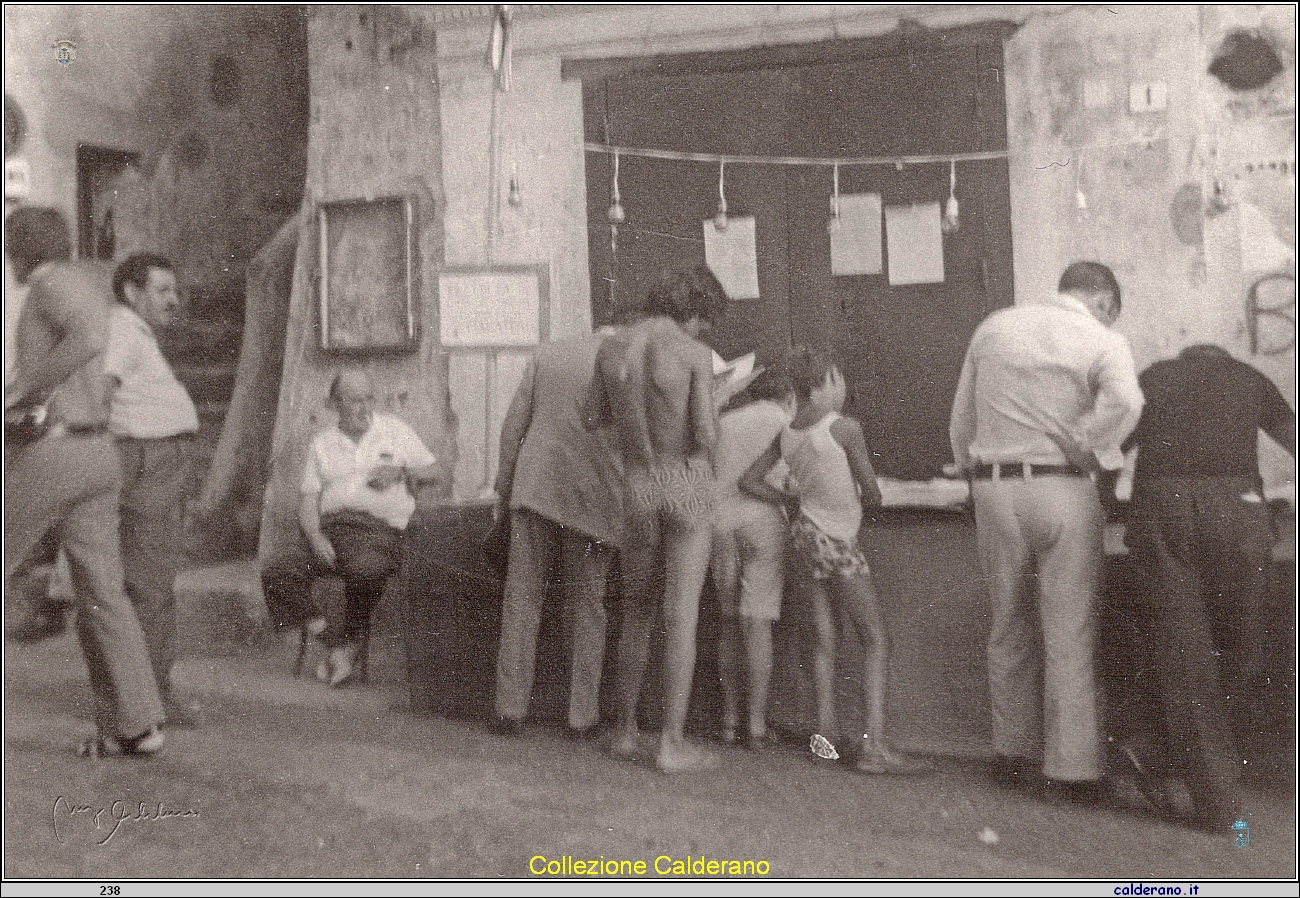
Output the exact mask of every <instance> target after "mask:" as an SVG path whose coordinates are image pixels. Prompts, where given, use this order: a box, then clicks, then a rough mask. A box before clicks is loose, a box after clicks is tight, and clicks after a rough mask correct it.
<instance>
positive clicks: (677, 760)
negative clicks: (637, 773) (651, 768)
mask: <svg viewBox="0 0 1300 898" xmlns="http://www.w3.org/2000/svg"><path fill="white" fill-rule="evenodd" d="M721 763H722V759H721V758H719V757H718V756H717V755H716V754H714V753H713V752H711V751H708V750H707V749H703V748H699V747H697V746H694V745H687V744H685V743H683V744H681V745H679V746H677V748H675V749H674V750H673V752H672V754H671V755H668V756H665V755H664V753H663V751H662V750H661V751H660V752H659V757H657V758H655V766H656V767H658V768H659V770H660V772H662V773H700V772H703V771H705V770H713V769H714V768H716V767H718V766H720V765H721Z"/></svg>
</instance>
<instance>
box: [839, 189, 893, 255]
mask: <svg viewBox="0 0 1300 898" xmlns="http://www.w3.org/2000/svg"><path fill="white" fill-rule="evenodd" d="M839 205H840V214H839V219H838V221H836V222H834V223H833V224H832V227H831V228H830V235H831V274H834V275H852V274H880V272H881V271H882V270H883V269H882V262H881V257H880V237H881V234H880V194H878V193H846V194H841V196H840V200H839Z"/></svg>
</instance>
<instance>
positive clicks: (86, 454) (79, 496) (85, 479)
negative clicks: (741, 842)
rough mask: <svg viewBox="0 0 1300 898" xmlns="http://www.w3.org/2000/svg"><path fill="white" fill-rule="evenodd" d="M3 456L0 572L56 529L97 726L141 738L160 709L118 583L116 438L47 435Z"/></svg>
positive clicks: (15, 565)
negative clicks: (1, 563) (1, 561)
mask: <svg viewBox="0 0 1300 898" xmlns="http://www.w3.org/2000/svg"><path fill="white" fill-rule="evenodd" d="M6 455H7V456H8V458H7V461H8V470H7V471H6V480H5V490H4V494H5V496H4V503H5V580H6V582H8V580H9V577H10V575H11V574H13V572H14V570H15V569H16V568H18V567H19V566H20V565H21V564H22V563H23V561H24V560H25V559H26V558H27V556H29V555H30V554H31V553H32V551H33V550H34V549H36V548H37V546H38V545H39V544H40V543H41V541H42V539H44V537H45V535H46V534H47V533H49V532H50V531H51V530H53V529H56V528H57V533H58V539H59V544H60V545H61V546H62V548H63V549H64V551H65V552H67V555H68V562H69V568H70V570H71V573H72V587H73V594H74V596H75V601H76V609H77V637H78V639H80V641H81V650H82V653H83V654H84V655H85V658H86V667H87V668H88V669H89V671H90V688H91V692H92V693H93V695H94V699H95V723H96V726H97V727H98V729H99V732H100V733H101V734H102V735H105V736H116V737H121V738H127V739H130V738H134V737H136V736H139V735H141V734H142V733H144V732H145V731H147V730H148V729H149V728H150V727H152V726H155V725H160V724H161V723H162V722H163V709H162V704H161V702H160V701H159V697H158V687H157V684H156V682H155V681H154V674H153V670H152V668H151V667H150V664H149V652H148V649H146V648H145V642H144V636H143V634H142V633H141V631H140V622H139V620H138V619H137V617H136V614H135V610H134V609H133V608H132V607H131V602H130V601H129V600H128V599H127V597H126V591H125V590H124V588H123V585H122V583H123V580H122V556H121V551H120V548H119V545H118V490H119V488H120V486H121V470H120V468H119V467H118V454H117V448H116V446H114V444H113V438H112V437H110V436H108V435H107V434H97V435H87V436H61V437H57V438H46V439H43V440H40V441H39V442H36V443H33V444H32V445H30V446H26V447H24V448H22V449H18V450H16V451H13V452H12V453H6Z"/></svg>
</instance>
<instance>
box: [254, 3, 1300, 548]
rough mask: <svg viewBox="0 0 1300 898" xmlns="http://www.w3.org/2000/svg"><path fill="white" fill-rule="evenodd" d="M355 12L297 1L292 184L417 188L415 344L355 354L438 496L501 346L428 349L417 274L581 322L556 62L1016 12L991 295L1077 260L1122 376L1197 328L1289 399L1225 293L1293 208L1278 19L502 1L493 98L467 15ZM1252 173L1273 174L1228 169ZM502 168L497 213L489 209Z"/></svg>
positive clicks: (318, 196) (300, 296) (563, 329)
mask: <svg viewBox="0 0 1300 898" xmlns="http://www.w3.org/2000/svg"><path fill="white" fill-rule="evenodd" d="M372 9H373V8H372V7H326V8H322V9H321V11H319V12H317V13H316V14H315V17H314V18H313V19H312V21H311V23H310V25H309V41H310V45H311V57H312V125H311V135H312V148H311V154H310V155H311V164H310V170H309V174H308V185H309V194H310V197H311V199H312V201H313V202H315V201H320V200H322V199H339V198H345V197H354V196H358V195H362V194H364V195H380V194H382V193H384V192H388V191H392V190H395V189H399V188H400V189H404V190H409V191H411V192H413V193H418V194H420V195H422V196H426V197H428V202H429V203H430V204H431V210H432V215H431V216H430V217H429V218H428V219H426V222H427V223H428V224H429V226H430V227H429V229H427V230H424V231H422V258H421V264H422V280H421V288H420V299H421V308H422V313H421V314H422V322H423V324H424V337H423V339H422V342H421V345H420V349H419V352H418V353H417V354H416V355H414V356H410V357H407V358H405V359H402V360H396V361H394V360H370V361H365V362H355V364H364V365H366V366H367V367H369V368H370V370H371V371H372V372H373V373H374V374H375V376H376V378H377V379H378V380H380V381H382V384H381V387H382V389H381V392H382V393H383V396H384V402H385V403H387V404H390V405H392V406H393V407H396V408H399V410H402V409H405V411H406V413H407V414H408V416H409V417H411V418H412V419H413V420H414V421H415V423H417V426H418V427H419V428H421V432H422V434H424V435H425V436H426V438H427V439H428V440H429V441H430V443H431V444H432V445H434V447H435V449H437V450H438V451H439V453H440V455H441V457H443V458H444V460H446V461H447V463H448V464H449V465H451V466H452V468H451V470H452V474H453V481H454V482H453V485H452V488H451V489H452V495H453V496H454V497H455V498H456V499H457V500H475V499H480V498H482V497H483V492H484V488H485V487H486V486H487V485H488V484H490V482H491V478H492V474H493V470H494V465H495V448H496V447H495V442H496V436H497V430H498V428H499V422H500V417H501V414H502V413H503V411H504V408H505V405H506V403H507V402H508V399H509V396H510V393H511V391H512V390H513V387H514V384H515V382H516V379H517V377H518V373H519V371H520V370H521V368H522V365H523V362H524V359H525V358H526V353H524V352H519V353H502V354H498V355H497V356H496V358H495V361H493V360H492V359H491V358H490V357H489V355H488V354H485V353H478V354H476V353H466V352H450V351H447V350H445V349H444V348H442V347H440V346H439V345H438V342H437V339H436V336H435V335H436V334H437V329H436V324H437V311H436V305H437V298H436V295H435V294H436V289H434V285H435V284H436V273H437V269H438V267H440V266H443V265H446V266H450V267H459V266H502V265H543V266H546V267H547V268H548V269H549V271H550V277H551V285H552V289H551V305H550V310H549V312H550V334H551V335H552V336H564V335H567V334H570V333H575V332H578V331H581V330H583V329H585V328H587V327H589V326H590V302H591V300H590V297H591V291H592V285H591V283H590V278H589V274H588V270H587V235H586V183H585V178H584V172H585V164H584V163H585V157H584V153H583V151H582V149H581V140H582V133H583V121H582V104H581V85H580V83H579V82H578V81H576V80H565V79H564V78H563V77H562V74H561V64H562V61H564V60H573V59H588V60H590V59H601V58H617V57H627V56H653V55H658V54H672V53H688V52H698V51H711V50H738V49H746V48H759V47H764V46H769V45H774V44H784V43H805V42H811V41H818V40H834V39H842V38H859V37H870V36H876V35H882V34H886V33H889V32H891V31H894V30H895V29H898V28H900V27H926V28H935V29H939V28H953V27H957V26H961V25H969V24H976V23H979V22H987V21H991V20H1002V21H1012V22H1015V23H1018V24H1019V25H1020V26H1021V27H1020V30H1019V31H1018V32H1017V33H1016V34H1015V35H1014V36H1013V37H1012V38H1011V39H1010V40H1009V42H1008V45H1007V51H1006V64H1005V69H1006V70H1005V72H1001V73H999V75H998V77H1002V78H1004V79H1005V83H1006V91H1007V100H1008V132H1009V151H1010V168H1011V182H1012V183H1011V203H1012V228H1013V252H1014V264H1015V278H1016V298H1017V301H1024V300H1025V299H1026V298H1028V297H1030V296H1034V295H1038V294H1041V292H1042V291H1044V290H1050V289H1052V288H1053V286H1054V284H1055V280H1056V278H1057V277H1058V276H1059V274H1060V272H1061V270H1062V268H1063V267H1064V266H1065V265H1066V264H1068V262H1069V261H1071V260H1073V259H1075V258H1081V257H1086V256H1091V257H1095V258H1099V259H1101V260H1103V261H1105V262H1107V263H1109V264H1110V265H1112V266H1113V267H1114V268H1115V270H1116V272H1117V273H1118V275H1119V277H1120V280H1121V282H1122V283H1123V285H1124V289H1125V313H1124V317H1123V319H1122V321H1121V328H1122V329H1123V330H1124V332H1125V333H1126V334H1127V335H1128V336H1129V337H1130V339H1131V340H1132V343H1133V347H1134V353H1135V356H1136V358H1137V361H1138V364H1139V365H1140V366H1145V365H1147V364H1149V363H1151V362H1153V361H1155V360H1157V359H1159V358H1162V357H1165V356H1169V355H1172V354H1174V353H1175V352H1176V351H1177V350H1178V349H1179V348H1181V347H1182V346H1184V345H1187V344H1188V343H1190V342H1194V341H1200V340H1207V339H1213V340H1216V341H1219V342H1222V343H1224V345H1226V346H1227V347H1228V348H1229V349H1231V350H1232V351H1233V352H1234V353H1236V354H1237V355H1238V356H1240V357H1242V358H1246V359H1248V360H1249V361H1251V362H1252V363H1255V364H1257V365H1258V366H1259V367H1260V368H1261V369H1262V370H1264V371H1266V372H1267V373H1268V374H1269V375H1270V376H1271V377H1273V378H1274V379H1275V380H1276V381H1277V382H1278V383H1279V384H1280V385H1282V387H1283V389H1284V391H1285V392H1286V394H1287V396H1288V398H1290V399H1291V400H1293V401H1294V398H1295V396H1294V371H1295V361H1294V358H1295V357H1294V348H1293V347H1292V348H1290V349H1285V348H1284V349H1283V350H1282V351H1280V352H1277V353H1276V354H1271V355H1268V354H1264V353H1259V352H1252V349H1251V345H1250V339H1249V328H1248V323H1247V319H1246V314H1245V305H1244V303H1245V291H1246V290H1247V289H1248V288H1249V286H1250V284H1252V283H1254V281H1255V280H1256V279H1258V277H1259V276H1260V274H1261V271H1252V270H1250V268H1251V266H1254V267H1255V268H1259V266H1261V265H1263V266H1264V269H1263V273H1268V272H1272V271H1276V270H1280V271H1283V272H1289V273H1290V276H1291V277H1293V276H1294V244H1295V235H1294V229H1293V228H1292V229H1291V230H1288V229H1287V227H1286V225H1285V223H1286V222H1287V221H1290V220H1291V219H1292V218H1293V217H1294V196H1295V175H1294V157H1295V150H1294V108H1295V103H1294V87H1293V84H1294V67H1295V49H1294V38H1293V37H1287V35H1289V34H1290V31H1289V29H1290V30H1293V28H1294V11H1293V10H1292V9H1290V8H1284V7H1267V6H1254V7H1195V6H1181V7H1178V6H1166V7H1140V8H1139V7H1129V6H1120V7H1115V8H1114V9H1113V10H1112V9H1110V8H1107V7H1085V6H979V5H951V6H907V7H899V6H827V5H822V6H798V5H791V6H771V5H766V6H703V5H674V6H612V5H593V6H582V7H526V6H525V7H517V8H516V14H515V20H514V29H513V33H512V39H513V40H512V42H513V51H514V54H513V83H512V86H511V89H510V90H509V91H506V92H503V91H500V90H497V89H496V87H495V85H496V80H495V77H494V73H493V71H492V70H491V68H490V67H489V65H488V63H487V55H488V47H489V44H490V38H491V14H490V9H488V8H485V7H470V6H457V7H419V8H416V7H404V8H401V9H391V10H388V11H386V12H382V13H381V15H382V17H383V19H382V21H375V20H373V19H372V20H370V21H368V22H363V21H362V19H363V18H364V17H365V16H367V15H374V14H375V13H373V12H370V11H371V10H372ZM1239 25H1240V26H1245V27H1251V28H1256V27H1258V28H1263V29H1264V30H1265V31H1267V32H1268V33H1269V34H1271V35H1280V36H1281V37H1280V38H1279V40H1280V41H1281V43H1280V51H1281V55H1282V56H1283V57H1284V63H1285V65H1286V67H1287V71H1286V72H1285V73H1283V74H1282V75H1280V76H1278V78H1277V79H1275V81H1274V82H1273V83H1272V84H1271V85H1270V86H1268V87H1267V88H1264V89H1261V90H1259V91H1256V92H1254V93H1252V94H1250V95H1247V96H1242V95H1240V94H1237V93H1234V92H1231V91H1228V90H1226V89H1225V88H1223V87H1222V85H1220V84H1219V83H1218V82H1217V81H1216V80H1215V79H1214V78H1213V77H1211V76H1209V75H1208V74H1206V68H1207V66H1208V64H1209V61H1210V58H1211V55H1212V53H1213V52H1214V50H1215V49H1216V48H1217V47H1218V45H1219V43H1220V42H1221V41H1222V39H1223V37H1224V35H1225V33H1226V32H1227V31H1228V30H1229V29H1230V28H1232V27H1236V26H1239ZM435 37H436V44H437V46H436V50H435V49H434V40H435ZM349 42H351V43H350V46H349ZM1135 85H1136V87H1135ZM1148 86H1150V87H1151V88H1152V89H1153V94H1152V97H1151V100H1150V101H1148V100H1147V97H1148V94H1147V87H1148ZM1161 86H1163V90H1164V93H1163V98H1162V97H1161V95H1160V87H1161ZM1134 91H1135V92H1134ZM1131 92H1133V96H1134V99H1133V100H1132V102H1131V101H1130V93H1131ZM1161 100H1163V102H1161ZM1148 106H1150V107H1152V108H1145V107H1148ZM1140 107H1141V108H1140ZM1161 107H1163V108H1161ZM1257 150H1258V151H1259V152H1258V153H1256V151H1257ZM1256 156H1258V157H1259V158H1255V157H1256ZM1269 161H1273V162H1275V163H1276V162H1278V161H1283V162H1288V164H1289V166H1290V168H1289V169H1284V170H1282V171H1279V170H1278V169H1277V168H1276V167H1275V168H1273V169H1267V168H1266V169H1265V172H1266V173H1265V174H1262V175H1261V174H1259V172H1258V171H1255V172H1251V171H1242V170H1241V167H1242V166H1245V165H1251V164H1255V163H1259V162H1263V163H1264V164H1265V165H1267V164H1268V163H1269ZM1248 176H1249V177H1248ZM512 178H514V179H515V180H516V184H517V186H518V188H519V195H518V200H519V202H518V203H517V204H511V203H510V202H509V201H508V185H509V182H510V180H511V179H512ZM1270 178H1271V179H1273V180H1269V179H1270ZM1216 182H1218V183H1219V184H1220V185H1221V186H1223V188H1224V189H1223V190H1222V191H1221V193H1222V194H1223V196H1222V201H1223V209H1224V210H1225V211H1223V212H1222V213H1220V211H1219V206H1218V205H1214V204H1212V203H1211V199H1212V198H1213V197H1214V195H1215V187H1214V185H1215V183H1216ZM1186 185H1192V186H1193V187H1199V188H1200V193H1201V197H1202V199H1201V201H1199V205H1196V207H1195V210H1194V211H1195V214H1191V215H1190V216H1189V215H1188V213H1187V211H1186V210H1185V209H1182V208H1181V207H1180V210H1181V211H1179V212H1177V213H1176V214H1175V211H1174V207H1175V200H1176V199H1177V200H1178V201H1179V202H1181V203H1184V205H1185V202H1184V201H1185V200H1186V198H1187V197H1188V196H1189V195H1190V193H1192V190H1191V188H1189V189H1188V190H1183V189H1182V188H1184V187H1185V186H1186ZM1081 196H1082V201H1081V200H1080V197H1081ZM1246 203H1249V205H1251V206H1254V207H1257V208H1258V209H1259V210H1260V212H1261V214H1262V216H1263V219H1265V220H1267V221H1268V222H1269V223H1270V227H1268V228H1267V229H1266V230H1265V231H1263V232H1260V231H1259V228H1258V226H1259V222H1260V216H1257V215H1254V213H1253V212H1251V210H1250V209H1247V208H1246V205H1245V204H1246ZM1175 223H1177V227H1175ZM1252 228H1253V229H1255V230H1252ZM1257 232H1258V233H1262V234H1263V236H1264V237H1267V238H1268V240H1266V241H1264V242H1265V243H1266V244H1267V247H1266V248H1267V249H1268V251H1269V252H1272V255H1271V256H1270V255H1268V254H1267V253H1265V252H1260V253H1253V252H1248V254H1247V257H1246V258H1245V259H1244V260H1243V256H1242V252H1241V250H1242V245H1243V241H1242V234H1243V233H1248V234H1256V233H1257ZM1248 243H1249V242H1248ZM299 256H300V257H299V272H298V277H299V283H298V286H296V287H295V298H294V302H295V306H294V311H293V313H292V318H291V322H292V323H291V328H292V330H293V333H292V334H291V337H290V341H289V353H288V356H289V359H290V360H289V362H288V363H287V365H286V372H287V373H288V372H294V373H293V376H292V378H286V384H287V386H286V388H285V391H284V392H283V393H282V396H281V409H280V421H279V425H278V426H279V428H280V429H279V431H278V432H277V438H276V440H277V450H276V458H275V465H276V466H277V471H278V472H280V475H279V476H280V481H279V482H280V484H281V486H280V487H275V485H274V482H273V489H272V491H271V494H270V495H271V502H270V505H269V506H268V515H269V516H271V517H274V516H275V515H277V514H281V518H280V520H281V521H283V526H285V527H286V528H288V527H290V526H292V523H291V522H289V521H287V520H285V519H284V518H283V516H282V512H280V511H275V509H277V508H279V509H285V508H287V507H288V505H287V504H286V502H287V500H288V499H290V498H292V496H291V493H290V492H286V491H285V490H284V484H285V483H287V481H286V480H285V479H284V478H285V477H288V476H289V475H288V473H287V472H288V471H289V470H292V469H293V468H294V462H295V459H294V456H293V454H292V453H293V452H294V451H296V450H295V449H294V448H293V447H294V446H297V445H298V444H299V443H301V442H303V441H305V439H306V437H307V436H308V435H309V433H310V431H311V429H312V428H313V427H315V426H318V425H319V423H320V420H319V418H318V416H316V413H317V411H318V410H319V409H320V407H321V402H322V401H323V396H324V388H325V384H326V382H327V379H328V378H327V374H329V373H331V372H332V371H333V370H334V369H335V368H336V367H337V363H336V362H334V361H330V360H326V359H322V358H321V357H320V356H319V354H318V353H317V352H316V351H315V350H314V349H313V347H314V345H315V344H314V340H315V335H314V332H313V331H312V330H311V329H312V328H313V327H314V326H315V325H314V323H313V322H314V320H315V319H314V315H315V311H314V307H313V306H312V305H311V304H310V284H311V278H312V277H313V272H314V270H315V269H314V268H313V266H314V264H315V263H314V249H313V247H311V246H304V247H303V248H302V249H300V254H299ZM1291 283H1292V284H1293V281H1292V282H1291ZM1290 295H1291V296H1292V297H1293V296H1294V290H1293V289H1292V291H1291V294H1290ZM1291 315H1292V317H1293V316H1294V311H1293V310H1292V312H1291ZM1281 326H1282V327H1283V328H1284V325H1281ZM1274 338H1276V335H1274ZM1275 343H1276V339H1275ZM1270 348H1277V347H1276V346H1271V347H1270ZM402 397H405V399H403V398H402ZM417 397H418V398H417ZM314 416H316V417H314ZM1265 456H1266V457H1265V470H1266V472H1267V475H1268V480H1269V484H1270V490H1271V491H1272V492H1274V493H1287V492H1289V491H1290V489H1291V487H1290V484H1291V483H1292V481H1293V479H1294V466H1293V465H1292V464H1291V463H1290V462H1289V460H1285V459H1281V458H1278V457H1277V453H1276V452H1275V451H1274V447H1272V446H1268V447H1266V449H1265ZM277 489H278V490H279V491H278V492H277ZM268 519H269V518H268ZM264 542H265V540H264Z"/></svg>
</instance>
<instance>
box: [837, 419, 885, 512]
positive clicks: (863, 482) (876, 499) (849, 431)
mask: <svg viewBox="0 0 1300 898" xmlns="http://www.w3.org/2000/svg"><path fill="white" fill-rule="evenodd" d="M831 436H833V437H835V442H837V443H839V444H840V445H841V446H842V447H844V454H845V455H846V456H848V460H849V470H850V471H852V472H853V479H854V480H856V481H857V482H858V489H859V490H860V491H861V492H862V504H863V505H864V506H868V507H870V508H879V507H880V505H881V502H882V499H881V496H880V487H879V485H877V483H876V470H875V468H873V467H871V453H870V452H868V451H867V441H866V438H865V437H863V436H862V425H860V424H859V423H858V422H857V421H855V420H854V419H852V418H848V417H842V418H840V419H839V420H838V421H836V422H835V423H834V424H832V425H831Z"/></svg>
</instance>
